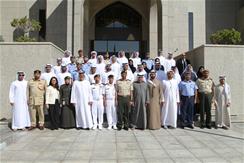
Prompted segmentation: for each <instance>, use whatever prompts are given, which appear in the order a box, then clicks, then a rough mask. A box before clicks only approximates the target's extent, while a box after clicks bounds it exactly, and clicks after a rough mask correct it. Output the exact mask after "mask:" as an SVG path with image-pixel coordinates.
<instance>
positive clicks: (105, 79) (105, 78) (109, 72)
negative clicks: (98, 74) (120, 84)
mask: <svg viewBox="0 0 244 163" xmlns="http://www.w3.org/2000/svg"><path fill="white" fill-rule="evenodd" d="M109 75H113V76H114V77H115V78H117V76H115V74H114V72H113V71H112V69H111V64H108V65H106V72H105V73H103V74H102V83H103V84H107V83H108V76H109Z"/></svg>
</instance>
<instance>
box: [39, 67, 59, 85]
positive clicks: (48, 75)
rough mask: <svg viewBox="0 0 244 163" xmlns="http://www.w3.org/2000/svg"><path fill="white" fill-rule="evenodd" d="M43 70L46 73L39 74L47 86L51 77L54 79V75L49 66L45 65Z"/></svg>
mask: <svg viewBox="0 0 244 163" xmlns="http://www.w3.org/2000/svg"><path fill="white" fill-rule="evenodd" d="M45 70H46V72H44V73H42V74H41V79H43V80H46V83H47V84H48V85H49V83H50V79H51V78H52V77H56V75H55V73H54V72H52V65H51V64H46V67H45Z"/></svg>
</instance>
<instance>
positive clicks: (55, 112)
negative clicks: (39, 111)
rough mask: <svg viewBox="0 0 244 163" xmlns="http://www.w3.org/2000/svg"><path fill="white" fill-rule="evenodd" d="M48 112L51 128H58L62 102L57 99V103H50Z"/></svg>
mask: <svg viewBox="0 0 244 163" xmlns="http://www.w3.org/2000/svg"><path fill="white" fill-rule="evenodd" d="M48 114H49V119H50V128H51V129H58V128H59V124H60V104H59V102H58V100H56V101H55V104H49V109H48Z"/></svg>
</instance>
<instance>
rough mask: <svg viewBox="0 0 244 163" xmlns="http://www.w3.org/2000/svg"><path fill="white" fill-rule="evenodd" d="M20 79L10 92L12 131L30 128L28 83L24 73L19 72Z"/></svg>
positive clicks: (13, 83) (12, 84)
mask: <svg viewBox="0 0 244 163" xmlns="http://www.w3.org/2000/svg"><path fill="white" fill-rule="evenodd" d="M17 75H18V78H17V80H15V81H13V82H12V83H11V86H10V90H9V101H10V104H11V106H12V130H13V131H16V130H17V129H21V130H25V128H26V127H30V125H31V124H30V114H29V111H28V104H27V97H26V90H27V81H26V80H25V79H24V78H25V73H24V72H23V71H19V72H17Z"/></svg>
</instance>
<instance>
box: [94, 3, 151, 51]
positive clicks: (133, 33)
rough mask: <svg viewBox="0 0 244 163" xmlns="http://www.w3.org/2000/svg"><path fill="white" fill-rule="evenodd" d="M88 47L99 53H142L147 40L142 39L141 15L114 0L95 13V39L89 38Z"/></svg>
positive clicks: (145, 48) (145, 49)
mask: <svg viewBox="0 0 244 163" xmlns="http://www.w3.org/2000/svg"><path fill="white" fill-rule="evenodd" d="M90 41H91V43H90V49H94V50H96V51H97V52H98V53H99V54H105V53H107V52H108V53H109V54H110V55H112V54H116V53H117V52H118V51H120V50H124V51H125V52H126V53H127V54H128V53H129V52H132V51H139V52H140V53H141V54H144V53H145V52H146V51H147V50H148V49H147V42H146V41H142V16H141V15H140V14H139V13H138V12H137V11H136V10H134V9H133V8H131V7H130V6H128V5H126V4H124V3H121V2H116V3H113V4H111V5H109V6H107V7H105V8H104V9H102V10H101V11H100V12H98V13H97V14H96V15H95V40H90Z"/></svg>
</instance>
